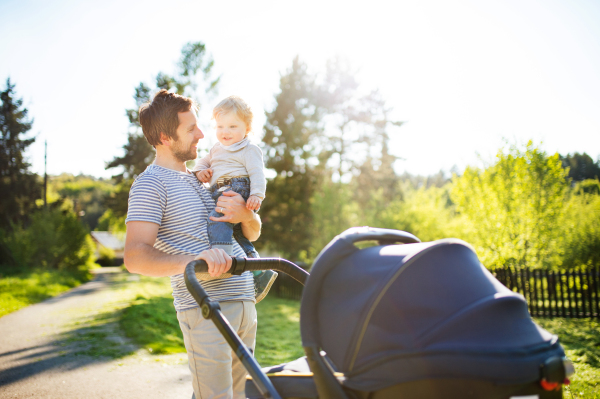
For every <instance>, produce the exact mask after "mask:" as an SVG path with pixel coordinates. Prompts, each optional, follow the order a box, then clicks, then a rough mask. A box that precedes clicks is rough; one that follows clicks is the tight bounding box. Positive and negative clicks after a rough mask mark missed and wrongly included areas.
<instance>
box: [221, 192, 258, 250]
mask: <svg viewBox="0 0 600 399" xmlns="http://www.w3.org/2000/svg"><path fill="white" fill-rule="evenodd" d="M216 210H217V212H221V213H222V214H223V216H222V217H220V218H216V217H213V216H211V217H210V220H212V221H214V222H229V223H233V224H236V223H241V224H242V233H244V237H246V238H247V239H248V240H250V241H256V240H258V237H260V228H261V225H262V224H261V222H260V217H259V216H258V214H256V213H254V212H252V211H251V210H249V209H248V208H246V201H244V198H242V196H241V195H239V194H238V193H236V192H235V191H224V192H223V194H221V196H220V197H219V200H218V201H217V207H216Z"/></svg>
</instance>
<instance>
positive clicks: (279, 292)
mask: <svg viewBox="0 0 600 399" xmlns="http://www.w3.org/2000/svg"><path fill="white" fill-rule="evenodd" d="M303 288H304V287H303V286H302V284H300V283H299V282H297V281H296V280H294V279H293V278H291V277H290V276H288V275H287V274H285V273H279V276H277V279H276V280H275V282H274V283H273V286H272V287H271V291H269V294H275V296H277V297H279V298H287V299H295V300H300V299H302V289H303Z"/></svg>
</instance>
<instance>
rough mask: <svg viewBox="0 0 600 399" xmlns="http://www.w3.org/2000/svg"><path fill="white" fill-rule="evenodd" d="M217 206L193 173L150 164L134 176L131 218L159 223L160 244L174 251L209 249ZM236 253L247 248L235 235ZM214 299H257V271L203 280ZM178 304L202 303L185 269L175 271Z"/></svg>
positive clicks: (173, 279)
mask: <svg viewBox="0 0 600 399" xmlns="http://www.w3.org/2000/svg"><path fill="white" fill-rule="evenodd" d="M214 207H215V203H214V201H213V199H212V198H211V196H210V194H209V192H208V191H207V190H206V189H205V188H204V186H203V185H202V184H201V183H200V182H199V181H198V179H196V177H195V176H194V175H193V174H191V173H183V172H178V171H175V170H172V169H167V168H163V167H162V166H158V165H154V164H152V165H150V166H148V167H147V168H146V170H145V171H144V172H143V173H141V174H140V175H139V176H138V177H137V179H136V180H135V181H134V182H133V185H132V186H131V190H130V192H129V207H128V209H127V219H126V220H125V223H129V222H131V221H143V222H152V223H156V224H158V225H159V228H158V234H157V236H156V242H155V243H154V248H156V249H158V250H160V251H163V252H165V253H168V254H171V255H198V254H199V253H200V252H202V251H204V250H207V249H209V241H208V231H207V226H208V214H209V213H210V211H211V210H212V209H213V208H214ZM233 242H234V245H233V253H234V255H235V256H244V251H243V250H242V248H241V247H240V246H239V245H238V243H237V242H236V241H235V240H233ZM200 284H201V285H202V287H203V288H204V289H205V290H206V292H207V293H208V295H209V296H210V298H211V299H214V300H217V301H220V302H226V301H254V284H253V279H252V273H250V272H245V273H244V274H242V275H241V276H233V277H231V278H227V279H221V280H210V281H201V282H200ZM171 287H173V297H174V298H175V301H174V302H175V309H176V310H177V311H178V312H180V311H183V310H187V309H191V308H194V307H197V306H198V304H197V303H196V301H195V300H194V298H193V297H192V295H191V294H190V293H189V292H188V290H187V288H186V286H185V281H184V279H183V274H177V275H174V276H171Z"/></svg>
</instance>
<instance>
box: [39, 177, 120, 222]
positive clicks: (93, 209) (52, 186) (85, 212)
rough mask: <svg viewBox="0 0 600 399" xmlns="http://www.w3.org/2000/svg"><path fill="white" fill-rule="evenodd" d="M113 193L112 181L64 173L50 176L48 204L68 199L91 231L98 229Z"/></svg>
mask: <svg viewBox="0 0 600 399" xmlns="http://www.w3.org/2000/svg"><path fill="white" fill-rule="evenodd" d="M113 191H114V186H113V184H112V182H111V181H107V180H104V179H96V178H94V177H92V176H85V175H79V176H73V175H71V174H68V173H63V174H61V175H59V176H50V177H49V180H48V202H54V201H57V200H58V199H59V198H63V199H65V198H68V199H69V200H70V201H71V202H73V207H74V209H75V213H77V214H79V215H80V221H81V222H82V223H83V224H84V225H87V226H88V228H89V229H90V230H94V229H95V228H96V227H97V225H98V220H99V219H100V217H101V216H102V215H103V214H104V213H105V211H106V201H107V198H108V197H109V196H110V195H111V194H112V192H113Z"/></svg>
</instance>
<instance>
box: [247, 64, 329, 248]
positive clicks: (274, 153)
mask: <svg viewBox="0 0 600 399" xmlns="http://www.w3.org/2000/svg"><path fill="white" fill-rule="evenodd" d="M279 88H280V92H279V94H278V95H277V96H276V102H277V104H276V106H275V109H274V110H273V111H271V112H267V121H266V124H265V127H264V132H265V135H264V138H263V142H262V149H263V153H264V158H265V164H266V167H267V168H269V169H272V170H273V171H274V172H275V173H276V175H275V177H273V178H272V179H270V180H269V182H268V184H267V193H266V199H265V202H264V203H263V206H262V208H261V217H262V219H263V222H264V226H263V231H262V236H261V239H260V240H259V242H258V243H257V244H258V245H257V247H258V248H259V249H260V248H261V247H263V248H264V246H265V243H268V246H269V247H270V248H271V249H274V250H277V251H280V252H281V253H282V254H283V255H284V256H286V257H289V258H291V259H299V257H300V254H301V251H306V250H307V249H308V247H309V246H310V242H311V239H312V238H311V236H310V229H309V226H310V225H311V224H312V221H313V217H312V213H311V207H310V198H311V197H312V194H313V192H314V189H315V183H316V179H317V171H316V166H317V165H318V160H317V158H316V155H317V150H318V149H317V148H316V147H315V139H316V138H317V136H318V134H319V133H320V132H321V130H320V126H319V120H320V118H319V117H320V109H319V107H318V105H317V104H316V100H315V97H314V93H315V79H314V76H312V75H310V74H309V73H308V71H307V66H306V64H304V63H302V62H301V61H300V60H299V58H298V57H296V58H295V59H294V60H293V62H292V66H291V68H290V69H289V70H288V71H287V73H286V74H285V75H283V76H281V79H280V84H279Z"/></svg>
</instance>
